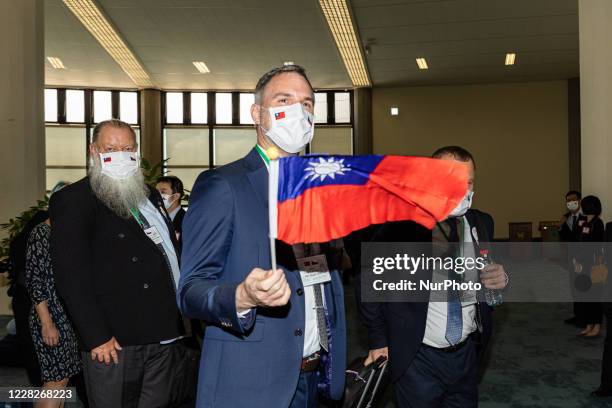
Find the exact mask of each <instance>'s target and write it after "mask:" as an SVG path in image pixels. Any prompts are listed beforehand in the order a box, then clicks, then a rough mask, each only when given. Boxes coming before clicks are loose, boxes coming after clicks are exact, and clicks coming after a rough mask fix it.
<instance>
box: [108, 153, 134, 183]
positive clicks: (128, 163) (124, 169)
mask: <svg viewBox="0 0 612 408" xmlns="http://www.w3.org/2000/svg"><path fill="white" fill-rule="evenodd" d="M99 155H100V164H101V166H102V174H105V175H107V176H109V177H111V178H114V179H115V180H125V179H127V178H130V176H132V175H134V173H136V172H137V171H138V170H139V169H140V160H139V159H138V153H137V152H111V153H99Z"/></svg>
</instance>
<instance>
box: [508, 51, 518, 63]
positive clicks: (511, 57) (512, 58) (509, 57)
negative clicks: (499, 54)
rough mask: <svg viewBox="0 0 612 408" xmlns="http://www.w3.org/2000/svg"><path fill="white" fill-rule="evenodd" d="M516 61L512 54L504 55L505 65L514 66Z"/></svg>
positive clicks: (514, 55)
mask: <svg viewBox="0 0 612 408" xmlns="http://www.w3.org/2000/svg"><path fill="white" fill-rule="evenodd" d="M515 60H516V54H515V53H513V52H509V53H507V54H506V65H514V61H515Z"/></svg>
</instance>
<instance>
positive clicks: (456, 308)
mask: <svg viewBox="0 0 612 408" xmlns="http://www.w3.org/2000/svg"><path fill="white" fill-rule="evenodd" d="M446 222H447V224H448V225H449V226H450V234H449V242H450V243H451V245H453V248H454V251H453V252H452V253H453V255H454V256H455V257H457V256H459V255H460V254H459V245H460V244H461V243H460V242H459V233H458V225H457V223H458V222H459V219H458V218H449V219H448V220H446ZM449 279H452V280H456V273H455V272H454V271H449ZM447 307H448V308H447V316H446V333H445V337H446V340H447V341H448V342H449V344H450V345H451V346H454V345H455V344H457V343H459V341H460V340H461V334H462V332H463V314H462V312H461V301H460V299H459V293H458V292H457V291H456V290H452V289H451V290H449V291H448V293H447Z"/></svg>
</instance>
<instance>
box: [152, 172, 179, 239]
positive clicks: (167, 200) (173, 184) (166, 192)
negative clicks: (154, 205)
mask: <svg viewBox="0 0 612 408" xmlns="http://www.w3.org/2000/svg"><path fill="white" fill-rule="evenodd" d="M155 188H156V189H157V191H159V194H161V196H162V199H163V200H164V206H165V207H166V211H168V215H170V218H171V219H172V223H173V224H174V231H176V237H177V239H178V241H179V244H180V243H181V233H182V232H183V218H184V217H185V210H184V209H183V207H182V206H181V201H182V200H183V197H184V196H185V190H184V189H183V182H182V181H181V179H180V178H178V177H176V176H162V177H160V178H158V179H157V183H156V184H155Z"/></svg>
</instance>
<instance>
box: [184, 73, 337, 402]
mask: <svg viewBox="0 0 612 408" xmlns="http://www.w3.org/2000/svg"><path fill="white" fill-rule="evenodd" d="M313 112H314V92H313V89H312V86H311V85H310V82H309V81H308V78H307V77H306V74H305V72H304V69H303V68H301V67H299V66H296V65H285V66H282V67H280V68H275V69H273V70H271V71H269V72H268V73H266V74H264V75H263V76H262V77H261V79H260V80H259V81H258V83H257V86H256V88H255V103H254V104H253V105H252V106H251V116H252V118H253V121H254V122H255V126H256V132H257V145H256V146H255V147H254V148H253V149H252V150H251V151H250V152H249V153H248V154H247V155H246V157H244V158H242V159H240V160H238V161H235V162H233V163H230V164H228V165H225V166H221V167H219V168H215V169H214V170H209V171H205V172H203V173H202V174H200V176H199V177H198V179H197V181H196V182H195V185H194V188H193V191H192V193H191V198H190V201H189V211H187V215H186V216H185V225H184V229H183V245H184V247H183V264H182V268H183V269H182V273H181V280H180V284H179V293H178V301H179V304H180V307H181V310H182V311H183V313H184V314H185V315H186V316H189V317H192V318H197V319H201V320H204V321H205V322H206V323H207V324H208V326H207V328H206V336H205V337H204V346H203V348H202V361H201V363H200V378H199V385H198V399H197V407H200V408H204V407H207V408H209V407H210V408H212V407H215V408H226V407H232V408H247V407H248V408H287V407H292V408H312V407H316V406H317V398H318V390H317V388H318V385H319V386H320V387H321V389H323V390H326V394H328V396H329V397H331V398H332V399H339V398H341V397H342V393H343V391H344V379H345V372H344V370H345V368H346V324H345V316H344V293H343V288H342V282H341V278H340V276H339V274H338V273H337V272H336V270H334V267H333V266H332V265H331V262H330V263H329V265H330V268H329V269H328V273H327V274H322V275H323V277H324V279H323V280H320V281H317V282H313V284H311V285H310V286H305V285H304V284H303V283H302V279H301V276H300V272H299V271H298V267H297V263H298V262H305V259H308V258H302V260H301V261H300V260H299V259H296V258H298V257H299V255H296V253H297V252H301V253H302V254H300V255H303V256H305V257H309V256H312V255H314V254H315V253H316V252H317V248H315V247H314V246H305V247H306V248H304V246H301V247H300V248H297V246H296V247H294V248H292V247H291V246H289V245H286V244H282V243H281V242H280V241H277V242H276V251H277V260H278V266H279V268H278V269H276V270H273V269H271V259H270V240H269V224H268V163H269V161H270V156H269V155H268V154H270V155H272V154H274V156H276V155H280V156H291V155H295V154H297V153H299V152H300V151H302V150H303V149H304V148H305V147H306V145H307V144H308V143H309V142H310V141H311V139H312V136H313V132H314V118H313ZM273 158H274V157H273ZM322 246H323V245H321V246H319V248H318V249H321V248H320V247H322ZM298 249H299V251H298ZM320 255H326V254H325V253H324V254H320ZM320 255H318V256H320ZM327 259H328V260H329V258H327ZM304 273H306V272H304ZM321 312H324V313H321ZM326 316H327V318H326ZM330 341H331V343H330ZM330 345H333V347H330ZM323 361H325V363H323ZM318 371H319V372H318ZM318 381H319V384H317V382H318Z"/></svg>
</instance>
